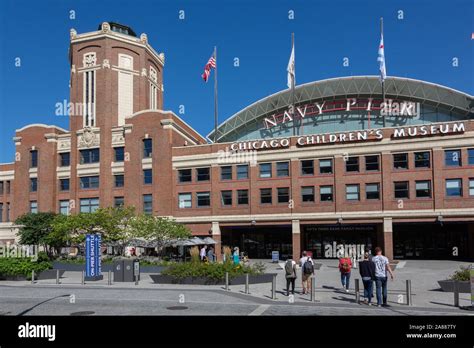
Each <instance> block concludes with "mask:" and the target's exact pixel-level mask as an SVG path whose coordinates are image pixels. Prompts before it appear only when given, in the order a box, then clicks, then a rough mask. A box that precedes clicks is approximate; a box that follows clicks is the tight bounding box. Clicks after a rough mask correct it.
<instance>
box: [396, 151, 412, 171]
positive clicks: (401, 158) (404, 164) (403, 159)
mask: <svg viewBox="0 0 474 348" xmlns="http://www.w3.org/2000/svg"><path fill="white" fill-rule="evenodd" d="M393 168H394V169H408V154H407V153H396V154H394V155H393Z"/></svg>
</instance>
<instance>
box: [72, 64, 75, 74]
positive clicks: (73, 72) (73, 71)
mask: <svg viewBox="0 0 474 348" xmlns="http://www.w3.org/2000/svg"><path fill="white" fill-rule="evenodd" d="M75 73H76V66H75V65H74V64H73V65H71V74H75Z"/></svg>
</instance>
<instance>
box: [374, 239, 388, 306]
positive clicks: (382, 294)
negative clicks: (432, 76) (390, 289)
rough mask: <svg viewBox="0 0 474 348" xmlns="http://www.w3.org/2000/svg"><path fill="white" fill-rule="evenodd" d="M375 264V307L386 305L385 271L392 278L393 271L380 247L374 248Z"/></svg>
mask: <svg viewBox="0 0 474 348" xmlns="http://www.w3.org/2000/svg"><path fill="white" fill-rule="evenodd" d="M372 262H373V263H374V264H375V286H376V292H377V307H381V306H384V307H387V306H388V304H387V272H388V273H390V278H391V279H392V280H393V272H392V269H391V268H390V264H389V262H388V258H386V257H385V256H383V255H382V249H381V248H380V247H376V248H375V256H374V257H373V258H372Z"/></svg>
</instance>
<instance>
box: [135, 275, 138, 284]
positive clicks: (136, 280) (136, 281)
mask: <svg viewBox="0 0 474 348" xmlns="http://www.w3.org/2000/svg"><path fill="white" fill-rule="evenodd" d="M135 285H138V276H135Z"/></svg>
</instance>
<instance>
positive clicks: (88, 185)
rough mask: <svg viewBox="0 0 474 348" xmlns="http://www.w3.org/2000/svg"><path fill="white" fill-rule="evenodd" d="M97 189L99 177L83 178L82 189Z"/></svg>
mask: <svg viewBox="0 0 474 348" xmlns="http://www.w3.org/2000/svg"><path fill="white" fill-rule="evenodd" d="M96 188H99V177H98V176H83V177H81V189H96Z"/></svg>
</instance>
